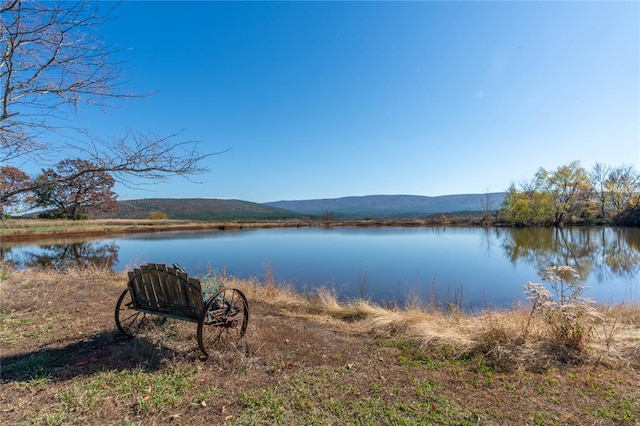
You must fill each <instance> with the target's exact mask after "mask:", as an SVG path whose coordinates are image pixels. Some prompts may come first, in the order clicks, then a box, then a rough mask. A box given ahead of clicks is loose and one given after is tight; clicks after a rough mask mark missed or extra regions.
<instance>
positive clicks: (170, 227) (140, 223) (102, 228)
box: [0, 217, 482, 241]
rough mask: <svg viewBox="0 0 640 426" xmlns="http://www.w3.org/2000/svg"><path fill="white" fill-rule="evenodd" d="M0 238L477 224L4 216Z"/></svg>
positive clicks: (472, 222) (464, 222)
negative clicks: (15, 217) (69, 218)
mask: <svg viewBox="0 0 640 426" xmlns="http://www.w3.org/2000/svg"><path fill="white" fill-rule="evenodd" d="M1 225H2V226H1V227H0V239H3V240H5V241H28V240H36V239H44V238H52V237H81V236H86V237H99V236H105V235H114V234H127V233H129V234H135V233H152V232H164V231H198V230H239V229H258V228H263V229H266V228H296V227H350V226H352V227H393V226H397V227H420V226H425V227H426V226H445V225H450V226H480V225H482V220H481V219H479V218H454V219H449V218H446V217H440V218H433V219H405V220H355V221H332V222H326V221H320V220H318V221H311V220H308V221H302V220H283V221H254V222H246V221H238V222H231V221H225V222H206V221H192V220H170V219H165V220H150V219H91V220H63V219H5V220H3V221H2V222H1Z"/></svg>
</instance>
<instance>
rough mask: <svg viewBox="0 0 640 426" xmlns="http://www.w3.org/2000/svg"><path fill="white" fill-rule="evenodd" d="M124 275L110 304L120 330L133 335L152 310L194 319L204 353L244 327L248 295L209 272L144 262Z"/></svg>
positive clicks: (236, 335) (159, 314)
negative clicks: (115, 300) (122, 286)
mask: <svg viewBox="0 0 640 426" xmlns="http://www.w3.org/2000/svg"><path fill="white" fill-rule="evenodd" d="M128 278H129V281H128V282H127V289H126V290H124V291H123V292H122V294H121V295H120V298H119V299H118V303H117V304H116V310H115V320H116V325H117V326H118V329H119V330H120V331H121V332H122V333H124V334H127V335H130V336H135V334H136V333H138V332H140V331H141V330H142V329H144V328H145V327H146V326H148V325H150V324H151V322H152V320H153V317H154V316H155V317H161V318H164V319H166V318H174V319H179V320H184V321H189V322H194V323H197V324H198V328H197V339H198V346H199V347H200V350H201V351H202V353H203V354H204V355H205V356H209V352H208V349H210V348H213V347H216V346H217V345H219V344H221V343H224V344H236V343H238V342H239V341H240V339H242V338H243V337H244V335H245V333H246V331H247V324H248V322H249V304H248V302H247V298H246V297H245V295H244V294H243V293H242V292H241V291H240V290H238V289H236V288H227V287H224V286H223V285H222V284H221V283H219V282H216V281H215V280H214V279H213V276H212V275H210V274H208V275H206V276H205V277H204V278H202V279H200V280H198V279H196V278H193V277H190V276H188V274H187V273H186V272H185V271H184V270H183V269H182V268H181V267H180V266H179V265H175V264H174V265H173V267H169V266H167V265H162V264H155V263H149V264H147V265H142V266H140V267H139V268H134V269H133V271H129V273H128Z"/></svg>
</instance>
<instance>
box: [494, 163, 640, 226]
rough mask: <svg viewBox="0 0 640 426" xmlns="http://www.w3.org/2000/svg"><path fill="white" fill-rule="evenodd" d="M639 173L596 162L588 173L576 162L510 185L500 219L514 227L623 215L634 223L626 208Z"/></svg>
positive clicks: (639, 184)
mask: <svg viewBox="0 0 640 426" xmlns="http://www.w3.org/2000/svg"><path fill="white" fill-rule="evenodd" d="M639 193H640V173H638V172H636V171H635V170H634V169H633V167H632V166H623V167H618V168H610V167H607V166H604V165H602V164H599V163H597V164H596V165H595V166H594V167H593V170H592V172H591V173H589V172H587V171H586V170H585V169H584V168H583V167H581V166H580V163H579V162H578V161H573V162H571V163H569V164H567V165H563V166H560V167H558V168H557V169H556V170H553V171H548V170H545V169H544V168H540V169H538V171H537V172H536V174H535V176H534V177H533V179H531V180H530V181H525V182H523V183H521V184H520V185H519V187H516V186H515V185H511V187H510V188H509V191H508V193H507V195H506V196H505V199H504V201H503V203H502V207H501V210H500V215H501V217H502V219H503V220H505V221H507V222H510V223H513V224H514V225H518V226H529V225H564V224H572V223H593V222H596V221H598V222H601V221H603V220H607V219H609V218H613V219H614V222H615V221H616V217H617V216H618V215H623V214H624V215H625V220H624V224H629V225H632V226H638V222H640V221H635V220H633V215H631V217H629V209H631V210H633V206H634V205H636V204H637V203H638V194H639Z"/></svg>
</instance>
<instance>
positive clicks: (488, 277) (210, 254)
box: [0, 227, 640, 309]
mask: <svg viewBox="0 0 640 426" xmlns="http://www.w3.org/2000/svg"><path fill="white" fill-rule="evenodd" d="M0 255H1V257H2V260H3V261H4V262H5V263H10V264H13V265H14V266H15V267H17V268H29V267H36V266H53V267H57V268H60V267H65V266H68V265H71V264H73V265H76V264H80V265H88V264H95V265H100V266H107V267H109V268H112V269H113V270H115V271H122V270H126V269H128V268H130V267H132V266H135V265H139V264H142V263H147V262H155V263H167V264H172V263H174V262H175V263H179V264H180V265H182V266H183V267H184V268H185V269H186V270H187V271H189V273H190V274H192V275H196V276H197V275H203V274H205V273H206V272H207V271H209V270H213V271H216V272H218V273H220V274H226V275H227V276H236V277H238V278H257V279H259V280H260V281H261V282H264V281H265V280H267V279H268V280H273V281H274V282H275V283H276V284H282V285H288V286H291V287H293V288H295V289H296V290H297V291H299V292H307V291H314V290H315V289H317V288H318V287H325V288H329V289H332V290H334V291H335V293H336V295H337V296H338V298H339V299H340V300H351V299H357V298H364V299H369V300H372V301H374V302H376V303H380V304H400V305H404V304H406V303H409V302H413V303H415V302H417V303H434V304H438V305H444V306H446V305H447V304H451V303H455V304H457V305H460V306H461V307H463V308H464V309H481V308H485V307H486V308H496V307H498V308H501V307H509V306H511V305H513V304H516V303H520V302H526V297H525V294H524V292H523V286H524V285H525V284H526V283H527V282H529V281H533V282H542V278H541V277H543V276H544V273H545V269H546V268H547V267H549V266H551V265H569V266H571V267H572V268H574V269H575V270H576V271H577V272H578V274H579V275H580V277H581V281H580V282H579V283H580V284H582V285H584V286H586V287H587V288H586V290H585V293H584V295H585V296H587V297H591V298H593V299H595V300H597V301H599V302H604V303H622V302H624V303H638V301H639V300H640V294H639V290H640V289H639V287H640V284H639V280H640V229H636V228H609V227H592V228H566V229H560V228H534V229H511V228H479V227H475V228H459V227H434V228H401V227H398V228H384V227H383V228H326V229H325V228H284V229H253V230H239V231H207V232H203V231H197V232H160V233H153V234H137V235H122V236H111V237H109V238H103V239H93V240H67V241H53V240H52V241H39V242H29V243H28V244H24V243H22V244H2V248H1V250H0Z"/></svg>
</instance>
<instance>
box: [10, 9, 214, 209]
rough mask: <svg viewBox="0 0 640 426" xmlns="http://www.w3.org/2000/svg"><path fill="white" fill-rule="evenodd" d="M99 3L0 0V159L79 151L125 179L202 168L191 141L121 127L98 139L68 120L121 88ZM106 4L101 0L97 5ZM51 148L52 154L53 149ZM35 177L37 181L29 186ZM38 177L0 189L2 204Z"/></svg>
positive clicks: (41, 157)
mask: <svg viewBox="0 0 640 426" xmlns="http://www.w3.org/2000/svg"><path fill="white" fill-rule="evenodd" d="M100 5H101V4H99V3H97V2H96V3H87V2H56V1H51V2H49V1H48V2H39V1H37V0H0V51H1V53H0V54H1V55H2V56H1V57H0V87H1V89H0V162H2V163H3V165H9V164H8V163H10V162H11V163H14V164H12V165H15V166H18V167H19V166H20V164H22V163H24V162H25V161H37V162H38V164H45V163H46V162H47V161H49V160H52V157H55V159H56V160H59V159H60V158H61V157H60V153H63V154H62V156H64V155H65V154H64V153H67V154H66V155H68V153H73V156H77V155H82V156H83V157H84V159H85V160H87V161H89V162H90V163H92V164H94V165H96V167H98V168H99V169H100V170H101V171H105V172H110V173H111V174H113V175H114V176H115V177H116V178H118V179H119V180H123V181H125V184H126V183H127V182H128V183H134V182H137V181H138V179H139V178H141V179H147V180H151V181H157V180H162V179H167V178H168V177H170V176H173V175H181V176H190V175H193V174H197V173H201V172H203V171H205V169H203V168H202V167H200V166H199V165H200V163H201V160H203V159H204V158H205V157H208V156H210V155H214V154H215V153H213V154H201V153H199V152H198V151H197V144H196V143H194V142H176V136H177V134H174V135H170V136H166V137H157V136H156V135H153V134H144V133H140V132H137V131H135V130H132V129H125V130H124V131H123V135H122V137H119V138H114V139H110V140H107V139H98V138H96V137H94V136H92V135H91V133H90V131H89V130H88V129H81V128H80V129H79V128H77V127H75V126H74V125H73V124H72V123H71V121H70V120H69V119H70V118H71V117H73V115H74V114H75V112H76V110H77V108H78V107H79V106H81V105H95V106H99V107H101V108H104V107H108V106H109V105H108V104H109V101H110V100H111V101H112V100H114V99H117V98H132V97H139V96H137V95H135V94H130V93H127V92H125V91H124V88H123V82H122V76H121V72H120V71H121V69H122V67H121V65H122V64H121V63H120V62H118V61H117V60H115V59H113V58H114V54H115V53H117V51H115V50H110V49H109V48H108V47H107V46H106V45H105V43H104V41H103V40H102V38H101V37H100V35H99V31H98V29H99V27H100V25H101V24H103V23H104V22H105V21H106V20H107V19H109V18H110V15H111V10H107V11H104V12H103V11H102V9H101V8H100ZM101 7H102V8H104V4H102V6H101ZM54 153H55V154H56V155H55V156H52V154H54ZM34 185H35V186H34ZM33 189H37V183H33V181H32V184H31V186H29V185H26V186H22V187H20V188H13V189H10V190H8V191H2V193H1V194H0V205H2V204H6V202H7V200H10V199H12V197H14V196H15V195H16V194H19V193H23V192H29V191H32V190H33Z"/></svg>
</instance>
